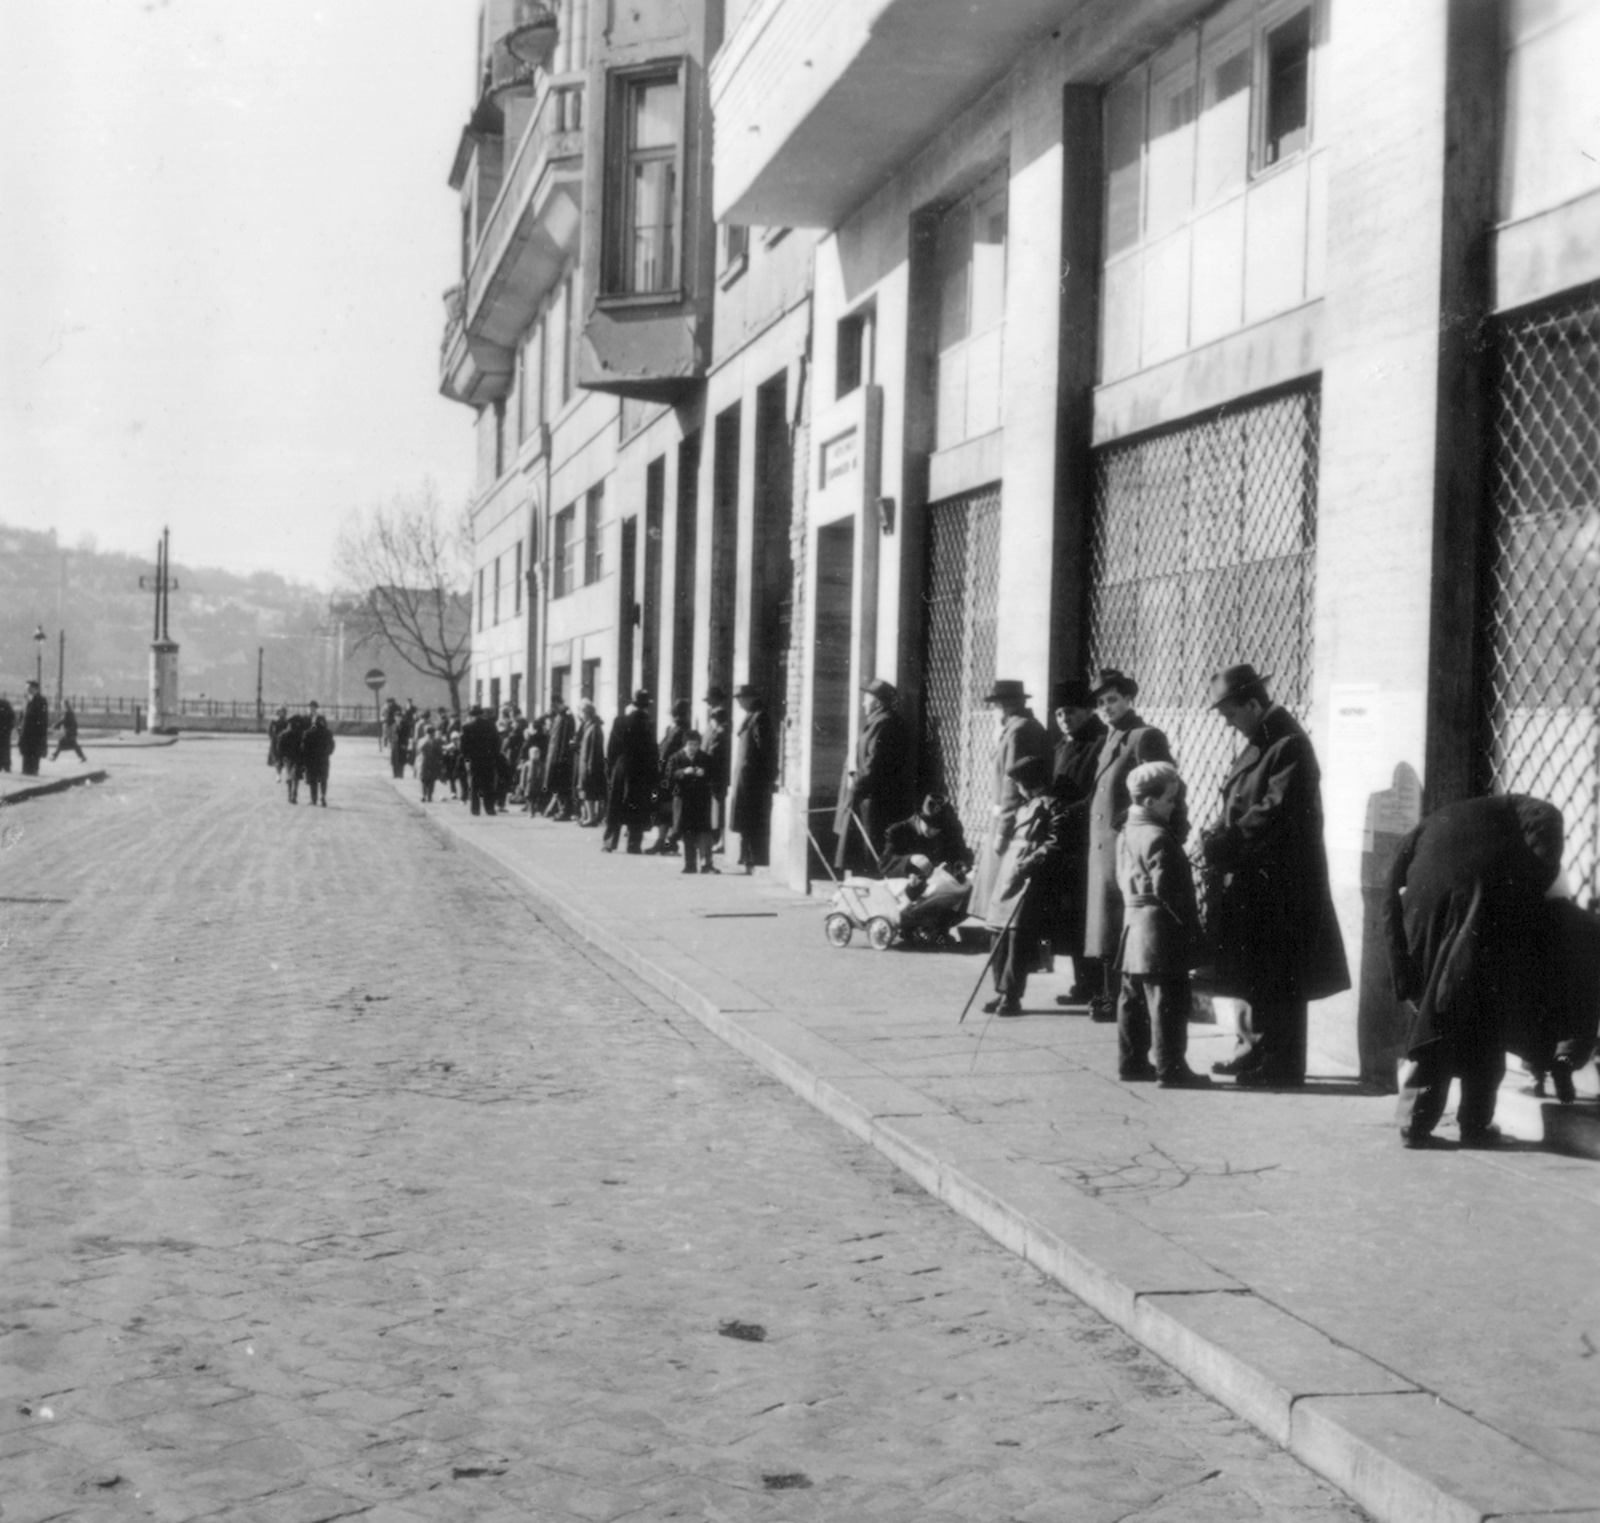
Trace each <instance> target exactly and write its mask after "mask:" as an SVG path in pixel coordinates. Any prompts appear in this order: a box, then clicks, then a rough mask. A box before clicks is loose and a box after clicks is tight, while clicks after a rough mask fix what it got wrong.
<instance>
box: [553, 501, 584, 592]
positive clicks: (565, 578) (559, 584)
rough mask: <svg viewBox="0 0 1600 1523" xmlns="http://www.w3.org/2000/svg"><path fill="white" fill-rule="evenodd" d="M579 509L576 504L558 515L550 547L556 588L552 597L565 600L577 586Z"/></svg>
mask: <svg viewBox="0 0 1600 1523" xmlns="http://www.w3.org/2000/svg"><path fill="white" fill-rule="evenodd" d="M577 518H578V509H577V504H576V503H574V504H573V505H572V506H571V507H568V508H563V509H562V510H561V511H560V512H559V513H557V514H556V521H555V529H554V534H553V538H552V542H551V547H550V558H551V561H552V562H553V581H554V584H555V585H554V588H553V590H552V592H551V596H552V597H558V598H564V597H565V596H566V595H567V594H568V593H569V592H571V591H572V589H573V587H574V586H575V585H576V583H575V582H574V579H573V572H574V570H575V569H576V567H575V565H574V560H575V557H576V554H577V543H576V536H575V535H574V533H573V530H574V529H575V528H576V527H577Z"/></svg>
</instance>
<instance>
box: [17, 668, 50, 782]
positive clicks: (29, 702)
mask: <svg viewBox="0 0 1600 1523" xmlns="http://www.w3.org/2000/svg"><path fill="white" fill-rule="evenodd" d="M49 749H50V705H49V703H47V702H46V701H45V696H44V694H43V693H41V692H40V691H39V684H38V683H37V682H30V683H29V684H28V696H27V698H26V699H25V700H24V702H23V705H22V726H21V728H20V729H19V730H18V731H17V752H18V754H19V755H20V756H21V757H22V770H23V772H24V773H25V774H26V775H27V776H28V777H36V776H38V773H39V763H40V761H41V760H42V759H43V757H44V753H45V752H46V751H47V750H49Z"/></svg>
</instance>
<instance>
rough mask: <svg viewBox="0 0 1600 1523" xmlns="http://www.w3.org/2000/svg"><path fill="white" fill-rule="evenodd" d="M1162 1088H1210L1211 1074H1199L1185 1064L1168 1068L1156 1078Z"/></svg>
mask: <svg viewBox="0 0 1600 1523" xmlns="http://www.w3.org/2000/svg"><path fill="white" fill-rule="evenodd" d="M1156 1084H1157V1085H1158V1086H1159V1087H1160V1088H1162V1089H1210V1088H1211V1075H1210V1074H1197V1073H1196V1072H1195V1071H1194V1070H1193V1069H1192V1068H1190V1067H1189V1066H1188V1065H1187V1064H1185V1065H1184V1066H1183V1067H1182V1068H1172V1069H1168V1070H1167V1072H1166V1073H1164V1074H1162V1075H1160V1076H1159V1077H1158V1078H1157V1079H1156Z"/></svg>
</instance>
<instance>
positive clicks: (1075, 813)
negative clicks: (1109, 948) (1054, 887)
mask: <svg viewBox="0 0 1600 1523" xmlns="http://www.w3.org/2000/svg"><path fill="white" fill-rule="evenodd" d="M1050 708H1051V711H1052V712H1053V713H1054V715H1055V721H1056V726H1057V728H1058V729H1059V730H1060V731H1061V735H1060V738H1059V739H1058V740H1057V741H1056V744H1055V753H1054V756H1053V757H1052V763H1051V778H1050V786H1051V790H1052V792H1054V794H1055V795H1056V797H1057V798H1058V799H1060V800H1061V802H1062V803H1063V804H1065V805H1066V808H1067V836H1066V860H1065V862H1064V863H1063V864H1062V869H1061V913H1060V915H1059V916H1058V917H1057V919H1056V926H1055V936H1054V940H1055V947H1056V951H1057V952H1060V953H1064V954H1065V955H1066V956H1068V957H1070V958H1071V959H1072V989H1071V991H1070V992H1068V993H1066V994H1058V995H1057V996H1056V1003H1057V1004H1058V1005H1085V1004H1087V1003H1088V1002H1089V1001H1090V1000H1091V999H1093V998H1094V996H1095V995H1096V994H1101V993H1104V992H1105V987H1106V981H1105V969H1104V968H1103V967H1102V965H1101V963H1100V959H1099V958H1097V957H1087V956H1085V955H1084V950H1083V923H1084V915H1085V913H1086V911H1087V907H1088V906H1087V897H1088V878H1089V805H1090V803H1091V802H1092V801H1093V799H1094V775H1095V760H1096V758H1097V757H1098V755H1099V753H1100V746H1101V743H1102V742H1103V741H1104V740H1105V738H1106V726H1105V723H1104V721H1102V720H1101V718H1100V716H1099V715H1098V714H1096V713H1095V711H1094V699H1093V697H1092V696H1091V695H1090V692H1089V684H1088V683H1087V682H1079V681H1070V682H1058V683H1057V684H1056V686H1055V689H1054V691H1053V692H1052V693H1051V694H1050Z"/></svg>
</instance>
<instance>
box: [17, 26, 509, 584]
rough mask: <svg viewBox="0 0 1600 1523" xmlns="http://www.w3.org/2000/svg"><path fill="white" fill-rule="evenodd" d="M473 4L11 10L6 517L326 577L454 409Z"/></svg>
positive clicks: (456, 452)
mask: <svg viewBox="0 0 1600 1523" xmlns="http://www.w3.org/2000/svg"><path fill="white" fill-rule="evenodd" d="M476 13H477V0H399V3H397V0H323V3H321V4H313V3H309V0H250V3H242V0H0V277H3V278H0V523H9V524H14V525H20V526H22V527H25V528H32V529H50V528H54V529H55V530H56V532H57V534H58V535H59V536H60V537H61V539H62V540H63V541H64V542H65V543H66V544H68V545H71V544H74V543H76V542H78V541H79V540H80V539H81V538H82V537H83V536H84V535H86V534H93V535H94V536H95V537H96V538H97V540H98V542H99V545H100V547H101V548H102V549H114V550H129V551H133V552H136V553H153V550H154V546H155V543H156V540H157V537H158V536H159V534H160V531H161V528H162V526H163V525H166V524H170V525H171V528H172V549H173V559H174V561H177V562H182V563H187V564H189V565H196V564H200V565H221V566H225V567H227V568H228V569H230V570H238V571H253V570H258V569H265V570H274V571H279V572H281V573H283V574H284V575H287V576H292V577H296V578H301V579H305V580H308V581H314V582H318V583H322V584H327V583H329V582H330V581H331V572H330V568H329V556H330V550H331V545H332V541H333V537H334V535H335V533H336V531H337V528H338V525H339V522H340V520H341V519H342V517H343V516H344V515H345V513H346V512H347V511H348V510H350V509H351V508H359V507H363V506H366V505H368V504H371V503H374V502H378V501H383V500H387V499H388V498H389V497H391V496H392V495H393V494H394V493H396V492H398V491H406V490H410V489H414V488H416V487H417V486H418V485H419V484H420V483H421V481H422V479H423V478H424V477H425V476H432V477H433V478H434V479H435V480H436V481H437V483H438V484H439V486H440V488H441V491H442V494H443V496H444V499H445V501H446V502H447V503H451V504H454V503H457V502H460V501H461V500H463V499H464V497H465V495H466V493H467V490H468V487H469V484H470V474H471V455H472V444H471V433H470V421H471V416H472V415H471V413H470V412H469V411H468V410H467V409H466V408H463V407H461V406H459V405H458V404H454V403H450V402H446V401H445V400H444V399H443V398H441V397H440V396H439V394H438V354H439V339H440V336H441V333H442V331H443V325H444V306H443V303H442V301H441V299H440V297H441V293H442V291H443V290H444V288H445V287H446V286H447V285H449V284H450V283H451V282H452V280H453V279H454V272H455V268H456V261H457V255H456V250H455V237H456V225H457V216H456V212H455V209H454V200H453V196H452V193H451V191H450V190H449V188H448V186H447V185H446V183H445V179H446V176H447V174H448V172H449V167H450V160H451V157H452V154H453V152H454V147H455V140H456V135H457V133H458V132H459V130H460V128H461V126H462V124H463V122H464V121H465V119H466V113H467V110H468V107H469V106H470V104H471V101H470V95H471V81H472V70H473V61H472V50H473V39H474V31H475V17H476Z"/></svg>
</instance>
